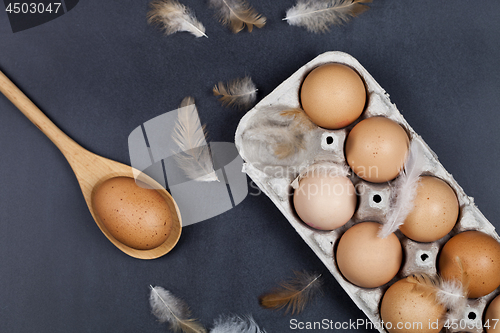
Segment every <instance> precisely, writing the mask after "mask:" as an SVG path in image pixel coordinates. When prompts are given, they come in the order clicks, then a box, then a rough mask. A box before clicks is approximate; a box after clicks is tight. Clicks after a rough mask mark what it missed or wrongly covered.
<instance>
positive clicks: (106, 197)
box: [92, 177, 172, 250]
mask: <svg viewBox="0 0 500 333" xmlns="http://www.w3.org/2000/svg"><path fill="white" fill-rule="evenodd" d="M92 202H93V205H94V208H95V209H96V211H97V215H98V216H99V218H100V219H101V221H102V223H103V224H104V226H105V227H106V229H107V230H108V231H109V233H110V234H111V235H112V236H113V237H114V238H116V239H117V240H118V241H120V242H121V243H123V244H125V245H127V246H129V247H131V248H134V249H138V250H148V249H153V248H155V247H158V246H159V245H161V244H162V243H163V242H165V240H166V239H167V238H168V235H169V234H170V230H171V227H172V216H171V212H170V210H169V207H168V205H167V203H166V201H165V199H163V197H162V196H161V195H160V194H159V193H158V192H157V191H156V190H154V189H148V188H145V185H144V187H142V186H138V185H137V184H136V182H135V180H134V179H133V178H129V177H116V178H111V179H108V180H107V181H105V182H103V183H102V184H101V185H99V187H98V188H97V190H96V191H95V193H94V195H93V198H92Z"/></svg>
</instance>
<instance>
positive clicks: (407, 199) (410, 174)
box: [378, 140, 426, 238]
mask: <svg viewBox="0 0 500 333" xmlns="http://www.w3.org/2000/svg"><path fill="white" fill-rule="evenodd" d="M423 155H424V152H423V147H422V145H421V144H420V143H419V142H418V141H416V140H412V141H411V143H410V153H409V156H408V158H407V160H406V163H405V165H404V171H402V172H401V173H400V175H399V177H398V178H397V179H396V180H395V181H394V188H393V191H392V194H391V198H390V210H389V213H388V214H387V216H386V222H385V224H383V225H382V227H381V228H380V232H379V234H378V236H379V237H380V238H385V237H387V236H389V235H390V234H392V233H393V232H395V231H396V230H398V228H399V226H400V225H402V224H403V223H404V221H405V219H406V217H407V216H408V214H409V213H410V212H411V211H412V210H413V202H414V200H415V196H416V195H417V187H418V181H419V179H420V174H421V173H422V172H423V170H424V166H425V163H426V160H425V158H422V156H423Z"/></svg>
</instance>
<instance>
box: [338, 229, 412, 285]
mask: <svg viewBox="0 0 500 333" xmlns="http://www.w3.org/2000/svg"><path fill="white" fill-rule="evenodd" d="M379 229H380V224H379V223H375V222H362V223H358V224H355V225H354V226H352V227H351V228H349V229H348V230H347V231H346V232H345V233H344V234H343V235H342V237H341V238H340V241H339V244H338V247H337V252H336V259H337V266H338V268H339V270H340V272H341V273H342V275H343V276H344V277H345V278H346V279H347V280H348V281H349V282H351V283H353V284H355V285H357V286H360V287H363V288H376V287H380V286H381V285H384V284H386V283H387V282H389V281H390V280H391V279H392V278H393V277H394V276H396V274H397V273H398V271H399V268H400V267H401V262H402V260H403V250H402V248H401V243H400V242H399V239H398V237H397V236H396V235H395V234H394V233H392V234H390V235H389V236H388V237H386V238H380V237H378V232H379Z"/></svg>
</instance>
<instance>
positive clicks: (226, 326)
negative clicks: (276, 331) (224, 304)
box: [210, 316, 266, 333]
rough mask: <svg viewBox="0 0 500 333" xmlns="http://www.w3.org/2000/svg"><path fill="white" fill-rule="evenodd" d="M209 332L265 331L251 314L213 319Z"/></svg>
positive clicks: (248, 332) (243, 332)
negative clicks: (244, 316)
mask: <svg viewBox="0 0 500 333" xmlns="http://www.w3.org/2000/svg"><path fill="white" fill-rule="evenodd" d="M210 333H266V331H263V330H261V329H260V328H259V326H258V325H257V323H256V322H255V320H254V319H253V318H252V316H248V317H246V318H241V317H240V316H230V317H220V318H219V319H218V320H216V321H215V323H214V327H213V328H212V329H211V330H210Z"/></svg>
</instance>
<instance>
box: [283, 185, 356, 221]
mask: <svg viewBox="0 0 500 333" xmlns="http://www.w3.org/2000/svg"><path fill="white" fill-rule="evenodd" d="M356 203H357V197H356V190H355V189H354V185H353V184H352V182H351V180H350V179H349V178H347V177H344V176H335V177H330V176H328V175H326V176H320V175H314V176H308V177H305V178H303V179H302V180H301V181H300V183H299V187H298V188H297V189H296V190H295V192H294V195H293V205H294V207H295V211H296V212H297V214H298V215H299V217H300V218H301V220H302V221H304V222H305V223H307V224H308V225H310V226H311V227H313V228H316V229H320V230H333V229H336V228H338V227H340V226H343V225H344V224H346V223H347V222H348V221H349V220H350V219H351V217H352V215H353V214H354V210H355V209H356Z"/></svg>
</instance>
